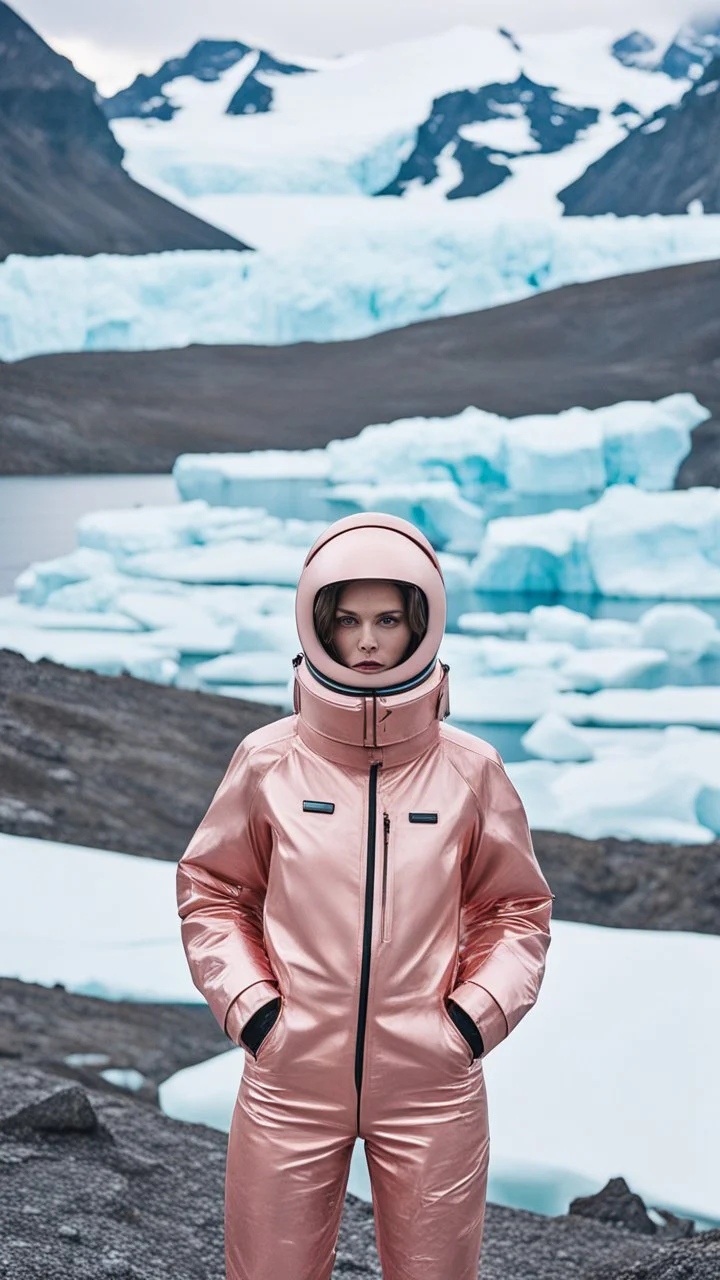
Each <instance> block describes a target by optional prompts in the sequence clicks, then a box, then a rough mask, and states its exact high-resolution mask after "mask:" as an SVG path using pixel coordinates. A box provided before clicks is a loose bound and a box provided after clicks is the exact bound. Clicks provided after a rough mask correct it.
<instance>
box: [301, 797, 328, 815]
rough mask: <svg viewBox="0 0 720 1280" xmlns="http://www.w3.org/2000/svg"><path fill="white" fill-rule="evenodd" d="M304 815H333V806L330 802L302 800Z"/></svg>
mask: <svg viewBox="0 0 720 1280" xmlns="http://www.w3.org/2000/svg"><path fill="white" fill-rule="evenodd" d="M303 809H304V810H305V813H334V812H335V805H334V804H333V803H332V801H330V800H303Z"/></svg>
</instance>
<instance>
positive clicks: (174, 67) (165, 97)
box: [103, 40, 312, 120]
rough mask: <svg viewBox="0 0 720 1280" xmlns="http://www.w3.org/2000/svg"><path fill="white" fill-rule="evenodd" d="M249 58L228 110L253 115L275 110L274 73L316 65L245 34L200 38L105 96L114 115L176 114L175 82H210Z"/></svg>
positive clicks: (157, 117) (155, 117)
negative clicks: (286, 57)
mask: <svg viewBox="0 0 720 1280" xmlns="http://www.w3.org/2000/svg"><path fill="white" fill-rule="evenodd" d="M239 62H242V63H244V66H243V71H244V73H245V74H244V77H243V80H242V83H241V85H240V86H239V88H238V89H237V90H236V91H235V93H234V94H233V95H232V96H231V97H230V99H229V100H228V103H227V106H226V107H225V111H226V112H227V114H228V115H253V114H255V112H258V111H270V110H271V108H272V103H273V84H272V78H273V76H278V75H282V76H292V75H303V74H304V73H305V72H306V71H309V70H311V69H312V68H310V67H303V66H300V65H299V64H298V63H294V62H284V61H282V59H280V58H275V57H274V56H273V54H271V53H268V52H267V51H266V50H265V49H256V48H253V46H252V45H249V44H244V43H243V42H242V41H241V40H198V41H197V42H196V43H195V44H194V45H193V46H192V48H191V49H190V51H189V52H188V53H187V54H185V56H184V57H181V58H171V59H169V61H168V62H164V63H163V65H162V66H161V67H160V68H159V69H158V70H157V71H156V72H155V74H154V75H151V76H145V75H139V76H137V77H136V79H135V80H134V81H133V83H132V84H131V85H129V86H128V88H127V89H121V90H120V92H119V93H116V94H115V95H114V96H113V97H112V98H107V99H106V100H105V102H104V104H103V105H104V109H105V114H106V115H107V117H108V119H109V120H119V119H126V118H128V117H130V118H132V117H138V118H140V119H143V120H172V118H173V116H174V115H175V112H176V111H178V110H179V107H178V106H177V105H176V104H175V103H174V102H173V98H172V90H173V87H174V82H175V81H177V80H181V79H187V78H190V79H192V80H197V81H199V82H200V83H205V84H210V83H215V82H217V81H219V80H221V79H222V77H223V74H224V72H226V71H229V70H230V68H231V67H236V66H237V64H238V63H239Z"/></svg>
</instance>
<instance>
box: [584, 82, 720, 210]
mask: <svg viewBox="0 0 720 1280" xmlns="http://www.w3.org/2000/svg"><path fill="white" fill-rule="evenodd" d="M719 138H720V57H716V58H715V59H714V61H712V62H711V63H710V64H709V65H708V66H707V68H706V69H705V72H704V74H703V76H702V78H701V79H700V80H699V81H698V82H697V83H696V84H693V86H692V87H691V88H690V89H689V90H688V92H687V93H686V94H685V95H684V96H683V98H682V99H681V101H680V102H679V103H678V105H677V106H675V105H673V106H669V107H664V108H663V109H662V110H660V111H657V112H656V113H655V115H654V116H653V117H652V118H651V119H650V120H646V121H644V123H643V124H641V125H639V126H638V127H637V128H636V129H633V130H632V132H631V133H629V134H628V136H627V137H626V138H624V139H623V141H622V142H620V143H618V145H617V146H616V147H613V148H612V150H610V151H608V152H606V154H605V155H604V156H602V157H601V158H600V160H597V161H596V162H595V164H592V165H591V166H590V168H589V169H586V171H585V173H584V174H583V175H582V176H581V177H580V178H578V180H577V181H576V182H573V183H572V184H571V185H570V186H569V187H565V189H564V190H563V191H560V192H559V194H558V199H559V200H560V201H561V203H562V204H563V206H564V209H565V213H566V214H572V215H578V214H582V215H593V214H599V213H615V214H619V215H621V216H625V215H628V214H650V213H664V214H672V213H676V214H678V213H687V212H688V211H689V212H693V207H695V208H696V209H697V210H698V211H699V212H701V213H702V212H704V213H718V212H720V147H719V146H718V139H719Z"/></svg>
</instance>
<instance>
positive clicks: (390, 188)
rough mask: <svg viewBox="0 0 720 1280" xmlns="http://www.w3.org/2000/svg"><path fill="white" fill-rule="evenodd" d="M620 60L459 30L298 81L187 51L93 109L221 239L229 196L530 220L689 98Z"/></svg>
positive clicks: (137, 166) (137, 163) (289, 74)
mask: <svg viewBox="0 0 720 1280" xmlns="http://www.w3.org/2000/svg"><path fill="white" fill-rule="evenodd" d="M621 43H622V42H621ZM640 43H641V44H642V41H640ZM617 46H618V38H617V32H613V31H610V30H602V29H595V28H579V29H576V30H570V31H561V32H552V33H544V34H540V35H530V36H527V37H524V36H522V35H520V34H518V33H517V32H515V33H513V32H510V31H508V30H507V29H506V28H501V29H500V30H488V29H482V28H478V27H470V26H466V27H458V28H454V29H452V30H449V31H445V32H442V33H439V34H434V35H432V36H425V37H421V38H415V39H412V40H404V41H400V42H397V43H395V44H391V45H386V46H384V47H382V48H379V49H371V50H368V51H365V52H363V53H356V54H353V55H351V56H347V57H340V58H335V59H332V60H327V61H325V62H317V61H316V62H314V63H313V65H312V67H310V66H308V65H303V66H299V65H298V64H296V63H295V62H287V63H286V62H281V61H279V60H278V59H277V58H272V59H271V55H269V54H267V53H265V52H264V51H261V50H258V49H253V48H251V46H250V45H249V44H246V43H242V42H239V41H238V42H231V41H226V42H218V41H200V42H199V43H198V44H196V45H194V46H193V48H192V49H191V50H190V53H189V54H187V55H186V56H185V57H183V58H177V59H171V60H170V61H169V62H167V63H165V64H164V65H163V66H162V67H161V68H160V69H159V70H158V71H157V72H156V73H155V74H154V75H152V76H146V77H138V79H137V80H136V81H135V82H134V83H133V84H132V85H131V86H130V87H129V88H128V89H124V90H122V92H121V93H119V94H116V95H115V97H113V98H112V99H110V100H109V101H108V102H107V103H105V107H104V109H105V111H106V112H107V114H108V116H109V118H110V120H111V124H112V128H113V132H114V134H115V137H116V138H117V139H118V141H119V142H120V143H121V144H122V146H123V147H124V148H125V149H126V160H125V164H126V168H127V169H128V172H130V173H132V175H133V176H134V177H135V178H137V179H139V180H140V181H142V182H143V183H145V184H146V185H148V186H150V187H152V188H153V189H154V190H156V191H159V192H161V193H162V194H164V195H166V196H169V197H170V198H172V199H177V200H178V203H180V204H184V205H185V206H186V207H188V208H193V207H197V208H199V209H202V208H204V207H205V206H203V204H202V203H201V202H203V201H206V200H207V201H208V202H209V203H208V204H207V206H206V207H207V209H208V211H212V213H213V216H218V217H220V215H224V217H223V218H221V220H223V221H224V224H227V225H234V222H233V221H232V219H230V221H228V217H227V208H228V199H230V198H232V197H235V196H237V195H246V194H257V193H272V194H274V195H287V194H302V193H307V194H313V195H316V194H323V195H333V194H337V195H352V194H355V195H358V194H362V195H382V196H395V197H398V196H405V195H412V194H414V193H415V192H416V191H417V190H418V189H420V188H427V187H430V188H433V189H434V192H436V193H437V194H439V195H441V196H447V197H449V198H451V199H455V198H458V197H461V196H483V197H484V199H485V201H486V203H488V204H489V205H491V206H492V208H493V211H494V212H496V213H498V214H499V215H500V216H503V215H504V214H505V213H506V212H508V213H512V212H513V211H517V210H518V209H519V210H521V211H523V212H524V211H525V209H526V208H527V206H528V201H529V200H531V201H532V203H533V210H534V212H535V213H536V215H537V216H543V215H548V214H557V213H559V212H560V209H559V206H558V204H557V199H556V195H557V191H558V190H559V189H560V188H561V187H564V186H567V185H568V184H569V183H570V182H572V181H573V180H574V179H575V178H577V177H579V176H580V174H581V173H583V172H584V170H585V169H586V168H587V167H588V165H589V164H591V163H592V162H593V161H594V160H596V159H598V158H599V157H600V156H601V155H603V154H604V153H605V152H606V151H607V150H608V149H609V148H610V147H612V146H614V145H615V144H617V143H618V142H620V141H622V139H624V137H625V136H626V133H627V131H628V129H629V128H631V127H633V126H634V125H635V124H637V123H638V122H639V121H641V120H645V119H647V118H648V117H649V116H651V115H652V114H653V113H654V112H655V111H657V110H658V108H659V107H663V106H665V105H666V104H667V103H669V102H674V101H676V100H677V99H678V98H679V97H680V96H681V94H682V92H683V90H684V88H685V87H687V86H686V84H685V83H684V82H682V81H677V80H675V79H673V78H672V77H670V76H668V75H666V74H664V73H662V72H660V71H658V69H657V67H656V65H655V63H654V62H653V65H652V66H651V67H649V68H646V67H645V66H644V65H643V66H640V65H634V64H633V65H630V64H629V63H627V62H624V61H623V59H622V57H620V56H618V48H617ZM630 46H631V47H630ZM630 46H629V47H628V49H627V50H626V56H627V57H628V58H630V60H631V61H632V58H633V57H635V56H636V55H637V56H639V53H638V48H639V46H638V44H637V41H632V40H631V41H630ZM660 52H661V51H659V50H658V53H657V56H658V57H660ZM620 53H621V54H622V49H620ZM623 56H625V55H623ZM309 71H312V74H307V72H309ZM218 200H222V201H224V202H225V203H224V205H223V206H222V208H221V207H220V206H219V205H218V204H217V203H216V201H218ZM193 202H198V203H197V205H194V203H193ZM210 202H211V203H210Z"/></svg>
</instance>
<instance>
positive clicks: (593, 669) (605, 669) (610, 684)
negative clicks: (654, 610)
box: [560, 647, 668, 693]
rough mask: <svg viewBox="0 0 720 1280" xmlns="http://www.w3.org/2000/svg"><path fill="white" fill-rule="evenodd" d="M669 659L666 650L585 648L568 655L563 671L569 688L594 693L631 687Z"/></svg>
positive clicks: (562, 673)
mask: <svg viewBox="0 0 720 1280" xmlns="http://www.w3.org/2000/svg"><path fill="white" fill-rule="evenodd" d="M667 660H668V655H667V653H666V652H665V650H664V649H621V648H617V647H614V648H605V649H584V650H582V651H581V652H578V653H574V654H573V655H572V656H571V657H570V658H568V659H567V661H566V662H564V663H563V664H562V666H561V668H560V672H561V675H562V677H563V682H564V684H565V687H566V688H567V689H577V690H578V691H581V692H585V693H594V692H596V690H598V689H605V688H619V689H627V688H630V687H632V686H633V685H636V684H638V683H640V682H641V681H642V680H643V678H644V677H645V676H646V675H648V674H649V673H650V672H652V671H657V670H658V669H660V668H661V667H664V666H665V664H666V662H667Z"/></svg>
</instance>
